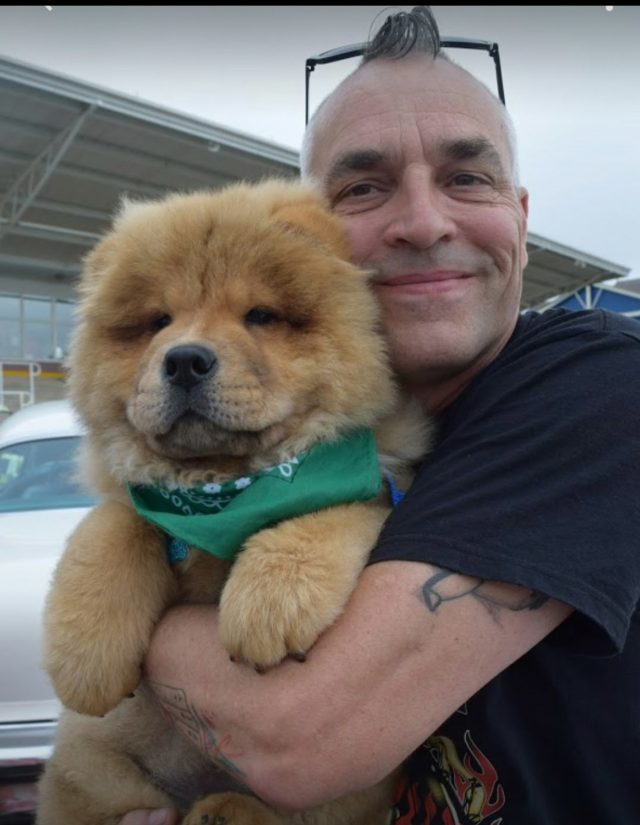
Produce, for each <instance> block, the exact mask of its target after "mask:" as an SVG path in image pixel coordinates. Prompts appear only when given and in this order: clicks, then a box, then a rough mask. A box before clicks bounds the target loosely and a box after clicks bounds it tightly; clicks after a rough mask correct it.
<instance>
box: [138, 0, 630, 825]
mask: <svg viewBox="0 0 640 825" xmlns="http://www.w3.org/2000/svg"><path fill="white" fill-rule="evenodd" d="M303 154H304V157H303V168H304V173H305V175H307V176H308V177H312V178H314V179H315V180H316V181H318V183H319V185H320V186H322V187H323V189H324V190H325V192H326V194H327V197H328V198H329V200H330V203H331V205H332V208H333V209H334V211H335V212H336V213H337V214H338V215H340V216H341V218H342V221H343V224H344V226H345V228H346V230H347V233H348V235H349V238H350V241H351V244H352V249H353V257H354V260H355V261H356V262H358V263H359V264H361V265H362V266H363V267H365V268H367V269H369V270H371V272H372V279H373V284H374V289H375V291H376V294H377V295H378V297H379V299H380V303H381V305H382V308H383V312H384V321H385V326H386V329H387V333H388V337H389V341H390V347H391V353H392V357H393V362H394V365H395V368H396V370H397V374H398V377H399V380H400V381H401V382H402V383H403V384H404V385H405V386H406V387H407V388H409V389H410V390H411V392H412V393H413V394H414V395H415V396H416V397H417V398H418V399H419V400H420V402H421V403H422V406H423V408H424V410H425V413H429V414H431V415H435V416H436V419H437V422H438V430H439V437H438V442H437V444H436V446H435V449H434V450H433V452H432V453H431V454H430V455H429V456H428V457H427V459H426V460H425V462H424V463H423V466H422V467H421V468H420V471H419V473H418V476H417V478H416V480H415V482H414V485H413V486H412V488H411V490H410V492H409V494H408V495H407V497H406V498H405V500H404V501H403V503H402V504H401V505H400V506H399V507H398V508H397V509H396V510H395V511H394V513H393V514H392V516H391V517H390V518H389V520H388V521H387V524H386V526H385V528H384V530H383V533H382V535H381V537H380V540H379V542H378V545H377V546H376V548H375V549H374V551H373V553H372V557H371V562H372V563H371V564H370V565H369V566H368V567H367V568H366V570H365V571H364V573H363V575H362V576H361V579H360V581H359V583H358V585H357V587H356V589H355V591H354V593H353V596H352V598H351V601H350V602H349V604H348V606H347V609H346V611H345V613H344V614H343V615H342V616H341V617H340V618H339V619H338V621H337V622H336V623H335V624H334V625H333V626H332V627H331V628H330V629H329V630H328V631H327V633H326V634H324V635H323V637H322V638H321V639H320V640H319V642H318V643H317V644H316V646H315V647H314V648H313V650H312V651H311V653H310V655H309V657H308V660H307V662H306V663H305V664H303V665H300V664H297V663H292V662H289V661H287V662H284V663H283V664H282V665H280V666H279V667H276V668H274V669H273V670H272V671H270V672H268V673H267V674H265V675H264V676H258V675H256V674H255V673H253V672H252V671H251V670H250V669H248V668H245V667H243V666H242V665H240V664H234V663H230V662H229V660H228V657H227V656H226V654H225V651H224V650H223V649H222V648H221V646H220V645H219V644H217V643H216V641H215V633H214V629H215V623H216V611H215V609H214V608H210V607H181V608H178V609H176V610H174V611H172V612H170V613H169V615H168V616H167V617H166V618H165V619H164V620H163V621H162V622H161V623H160V626H159V628H158V630H157V632H156V635H155V640H154V643H153V646H152V649H151V652H150V655H149V656H148V659H147V675H148V678H149V679H150V681H151V682H152V684H163V685H169V686H171V687H172V688H174V689H176V690H180V691H182V692H184V695H185V697H186V701H187V702H188V705H189V706H190V707H192V708H193V709H194V711H196V712H197V718H198V719H200V720H208V721H206V722H205V721H202V728H203V740H206V739H207V737H208V740H209V741H214V742H217V743H222V744H224V743H226V746H227V752H226V753H221V751H220V748H218V749H217V750H216V749H214V751H215V752H214V753H213V756H212V759H213V761H214V762H218V763H219V764H224V760H225V759H227V767H228V760H229V759H230V760H231V761H232V763H233V765H234V768H235V770H236V771H237V774H238V775H241V776H242V778H243V781H244V782H246V784H247V785H248V786H249V787H250V788H251V789H252V790H253V791H254V792H255V793H256V794H257V795H258V796H261V797H263V798H264V799H266V800H267V801H269V802H271V803H272V804H273V805H276V806H280V807H282V808H285V809H300V808H308V807H311V806H315V805H321V804H322V803H324V802H327V801H329V800H332V799H335V798H336V797H339V796H340V795H342V794H345V793H348V792H351V791H354V790H358V789H361V788H365V787H368V786H369V785H372V784H373V783H375V782H376V781H378V780H379V779H381V778H382V777H383V776H385V775H386V774H387V773H388V772H389V771H391V770H392V769H393V768H394V767H395V766H397V765H398V764H400V763H401V762H403V761H404V771H403V779H402V781H401V783H400V785H399V787H398V792H397V800H396V803H397V804H396V807H395V812H394V821H395V822H397V823H401V825H425V823H453V822H457V823H467V824H468V825H471V823H474V825H478V823H484V825H496V824H497V823H499V822H508V823H517V825H540V823H542V822H544V823H545V825H567V823H578V822H585V821H598V822H599V823H601V825H604V824H605V823H609V825H614V823H616V825H617V823H620V822H633V821H635V820H636V819H637V816H638V799H637V791H636V787H637V765H636V763H637V760H634V755H635V754H637V753H638V751H639V750H640V691H638V680H639V678H640V665H639V663H640V622H639V621H638V610H637V604H638V595H639V593H640V556H639V554H638V553H637V550H636V545H637V536H638V534H639V532H640V505H638V500H637V490H638V489H639V488H640V417H639V416H638V415H637V406H638V399H639V397H640V379H639V378H638V376H639V375H640V326H639V325H638V323H637V322H636V321H634V320H632V319H627V318H624V317H621V316H616V315H610V314H607V313H604V312H595V311H594V312H592V311H588V312H578V313H569V312H565V311H561V310H557V311H550V312H548V313H544V314H538V313H526V314H523V315H521V314H520V313H519V302H520V292H521V286H522V277H523V270H524V267H525V265H526V261H527V257H526V219H527V206H528V202H527V193H526V191H525V190H524V189H522V188H521V187H520V185H519V182H518V179H517V174H516V169H517V162H516V152H515V141H514V140H513V137H512V129H511V126H510V123H509V119H508V117H507V115H506V112H505V110H504V108H503V107H502V105H501V103H500V102H499V101H498V100H497V99H495V98H493V96H492V95H491V94H490V92H488V90H487V89H486V88H485V87H484V86H482V85H481V84H480V83H478V82H477V81H476V80H475V79H473V78H472V77H471V76H470V75H469V74H468V73H467V72H465V71H464V70H462V69H461V68H460V67H458V66H456V65H455V64H453V63H452V62H451V61H450V60H448V59H446V58H445V57H444V56H443V55H442V54H441V53H440V51H439V39H438V31H437V26H436V24H435V21H434V19H433V17H432V15H431V13H430V11H429V10H428V9H427V8H425V7H417V8H416V9H414V11H413V12H412V13H410V14H406V13H399V14H396V15H391V16H390V17H389V18H388V19H387V21H385V24H384V25H383V27H382V28H381V30H380V31H379V32H378V34H377V35H376V37H375V38H374V39H373V41H372V42H371V43H370V44H369V47H368V49H367V50H366V51H365V57H364V62H363V64H362V65H361V66H360V67H359V68H358V69H357V70H356V71H355V72H354V73H353V74H352V75H351V76H350V77H349V78H348V79H347V80H346V81H344V82H343V83H342V84H341V85H340V86H339V87H338V88H337V89H336V91H335V92H333V94H332V95H331V96H330V97H329V98H328V99H327V100H326V101H325V102H324V104H323V105H322V106H321V108H320V109H319V111H318V112H317V113H316V115H315V116H314V118H313V120H312V122H311V124H310V127H309V131H308V134H307V137H306V140H305V147H304V153H303ZM614 422H615V426H614ZM178 723H179V720H178ZM151 815H152V816H154V817H156V820H155V821H156V822H159V821H160V817H161V816H166V819H165V821H166V822H170V821H175V820H172V817H175V814H173V813H171V812H160V811H154V812H153V814H151ZM147 816H148V814H146V813H143V812H135V813H132V814H130V815H129V816H128V817H126V818H125V820H124V821H123V822H125V823H126V825H134V823H140V822H147V821H151V820H147V818H146V817H147ZM281 821H282V822H288V821H289V820H288V819H286V818H283V819H282V820H281Z"/></svg>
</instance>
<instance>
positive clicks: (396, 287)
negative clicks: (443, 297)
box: [374, 269, 474, 295]
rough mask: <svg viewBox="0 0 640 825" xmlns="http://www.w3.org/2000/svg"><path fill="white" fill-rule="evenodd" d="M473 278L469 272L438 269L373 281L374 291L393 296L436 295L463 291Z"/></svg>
mask: <svg viewBox="0 0 640 825" xmlns="http://www.w3.org/2000/svg"><path fill="white" fill-rule="evenodd" d="M473 277H474V276H473V275H472V274H471V273H470V272H465V271H461V270H454V269H438V270H434V271H429V272H407V273H403V274H400V275H394V276H392V277H383V278H380V279H375V280H374V286H375V288H376V289H382V290H384V291H386V290H393V292H394V294H396V293H397V294H408V295H438V294H441V293H445V292H451V291H454V290H459V289H464V288H465V287H466V286H467V284H468V283H469V281H470V280H471V279H472V278H473Z"/></svg>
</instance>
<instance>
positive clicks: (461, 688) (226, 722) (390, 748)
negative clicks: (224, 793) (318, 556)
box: [146, 561, 571, 809]
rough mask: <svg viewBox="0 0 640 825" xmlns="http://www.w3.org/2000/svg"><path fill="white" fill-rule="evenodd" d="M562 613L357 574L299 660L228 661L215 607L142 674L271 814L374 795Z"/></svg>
mask: <svg viewBox="0 0 640 825" xmlns="http://www.w3.org/2000/svg"><path fill="white" fill-rule="evenodd" d="M570 612H571V609H570V608H569V607H567V606H566V605H564V604H562V603H560V602H557V601H554V600H551V599H547V598H545V597H542V596H540V594H537V593H533V592H530V591H527V590H525V589H523V588H520V587H517V586H514V585H508V584H500V583H496V582H483V581H482V580H480V579H474V578H471V577H467V576H461V575H459V574H455V573H450V572H448V571H445V570H442V569H440V568H437V567H432V566H430V565H426V564H422V563H416V562H399V561H395V562H381V563H379V564H375V565H372V566H370V567H368V568H366V569H365V571H364V573H363V574H362V577H361V579H360V582H359V584H358V586H357V588H356V590H355V592H354V594H353V596H352V598H351V600H350V602H349V604H348V606H347V609H346V611H345V613H344V614H343V615H342V616H341V617H340V619H339V620H338V621H337V622H336V623H335V625H334V626H333V627H331V628H330V629H329V630H328V631H327V632H326V633H325V634H324V635H323V636H322V638H321V639H320V640H319V641H318V643H317V644H316V645H315V647H314V648H313V649H312V651H311V652H310V654H309V656H308V659H307V661H306V662H305V663H304V664H300V663H297V662H293V661H286V662H284V663H283V664H281V665H280V666H278V667H276V668H274V669H273V670H271V671H269V672H268V673H266V674H263V675H260V674H257V673H256V672H255V671H253V670H252V669H251V668H249V667H246V666H243V665H241V664H238V663H234V662H231V661H230V660H229V656H228V655H227V653H226V651H225V650H224V649H223V648H222V647H221V646H220V644H219V642H217V635H216V611H215V609H214V608H212V607H209V606H194V605H188V606H187V605H184V606H179V607H177V608H174V609H173V610H172V611H171V612H170V613H169V614H168V615H167V616H166V617H165V618H164V619H163V621H162V622H161V623H160V625H159V627H158V629H157V631H156V633H155V636H154V640H153V644H152V647H151V651H150V653H149V655H148V657H147V662H146V675H147V679H148V681H149V683H150V684H151V685H152V687H153V688H154V691H155V692H156V694H157V695H158V696H159V698H160V701H161V702H162V704H163V706H164V708H165V709H166V710H167V711H168V712H169V713H171V715H172V717H173V718H174V720H175V722H176V724H177V726H178V727H179V728H181V729H182V731H183V732H184V733H186V734H187V735H188V736H189V737H190V738H192V739H193V740H194V741H195V742H197V743H198V745H199V746H200V747H201V748H203V749H204V750H205V751H206V752H207V753H208V754H209V755H210V756H211V758H212V759H213V760H214V761H215V762H216V763H217V764H219V765H221V766H223V767H225V768H227V769H228V770H231V771H232V772H233V773H234V775H235V776H236V777H238V778H241V779H242V780H243V781H244V782H246V784H247V785H248V786H249V787H250V788H251V789H252V790H253V791H255V793H256V794H258V796H260V797H262V798H263V799H265V801H267V802H270V803H271V804H274V805H278V806H282V807H285V808H291V809H302V808H307V807H312V806H314V805H318V804H321V803H323V802H326V801H329V800H331V799H333V798H336V797H338V796H342V795H343V794H346V793H348V792H350V791H353V790H357V789H359V788H364V787H367V786H369V785H372V784H373V783H375V782H376V781H377V780H379V779H381V778H382V777H384V776H385V775H386V774H387V773H389V772H390V771H391V770H392V769H393V768H394V767H395V766H397V765H398V764H399V763H400V762H401V761H402V760H403V759H404V758H405V757H406V756H408V754H409V753H411V751H412V750H414V749H415V748H416V747H417V746H418V745H419V744H420V743H421V742H423V741H424V740H425V739H426V738H427V737H428V736H429V735H430V734H431V733H432V732H433V731H434V730H436V729H437V728H438V727H439V726H440V725H441V724H442V722H444V720H445V719H447V718H448V717H449V716H450V715H451V714H452V713H453V712H454V711H455V710H456V709H457V708H458V707H459V706H460V705H462V704H463V703H464V702H465V701H466V700H467V699H468V698H469V697H470V696H472V695H473V694H474V693H476V692H477V691H478V690H479V689H480V688H481V687H482V686H483V685H484V684H486V682H488V681H489V680H490V679H491V678H492V677H494V676H495V675H497V674H498V673H499V672H500V671H502V670H503V669H504V668H506V667H508V666H509V665H510V664H511V663H512V662H514V661H515V660H516V659H518V658H519V657H520V656H522V655H523V654H524V653H526V652H527V651H528V650H529V649H530V648H531V647H532V646H534V645H535V644H536V643H537V642H539V641H540V640H541V639H542V638H544V637H545V636H546V635H547V634H548V633H550V632H551V631H552V630H553V629H554V628H555V627H557V626H558V625H559V624H560V623H561V622H562V621H563V620H564V619H565V618H566V617H567V616H568V615H569V613H570Z"/></svg>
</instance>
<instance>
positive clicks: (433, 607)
mask: <svg viewBox="0 0 640 825" xmlns="http://www.w3.org/2000/svg"><path fill="white" fill-rule="evenodd" d="M464 596H470V597H471V598H472V599H476V600H477V601H479V602H480V603H481V604H482V605H483V606H484V607H485V608H486V609H487V610H488V611H489V613H490V614H491V616H492V617H493V618H494V619H495V620H496V621H497V620H498V616H499V614H500V611H501V610H511V611H516V612H518V611H521V610H538V609H539V608H540V607H542V605H543V604H545V602H547V601H548V600H549V597H548V596H545V595H544V594H543V593H538V592H536V591H535V590H527V589H526V588H523V587H520V586H518V585H510V584H504V583H501V582H487V581H485V580H484V579H478V578H474V577H473V576H463V575H461V574H460V573H454V572H453V571H451V570H442V569H440V570H437V572H436V573H434V575H433V576H430V577H429V578H428V579H427V581H426V582H425V583H424V584H423V585H422V589H421V597H422V600H423V601H424V603H425V604H426V606H427V608H428V610H429V611H430V612H431V613H436V612H437V610H438V608H439V607H441V605H443V604H444V603H445V602H451V601H455V600H456V599H462V598H463V597H464Z"/></svg>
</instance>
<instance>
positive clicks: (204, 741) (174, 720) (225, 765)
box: [143, 680, 244, 780]
mask: <svg viewBox="0 0 640 825" xmlns="http://www.w3.org/2000/svg"><path fill="white" fill-rule="evenodd" d="M143 689H144V690H145V692H146V693H147V694H148V695H150V696H151V697H152V698H153V700H154V701H155V702H156V704H157V705H159V707H160V711H161V712H162V715H163V716H164V717H165V719H167V721H168V722H169V723H170V724H173V725H175V727H176V728H178V730H179V731H180V732H181V733H182V734H183V735H184V736H186V737H187V738H188V739H190V740H191V741H192V742H193V744H194V745H195V746H196V747H197V748H198V749H199V750H201V751H202V752H203V753H205V754H206V755H207V756H208V757H209V759H211V761H212V762H214V763H215V764H216V765H217V766H218V767H220V768H222V769H223V770H225V771H227V773H230V774H232V775H233V776H234V777H236V779H240V780H243V778H244V773H243V771H241V770H240V768H238V766H237V765H236V764H235V762H234V761H233V760H234V759H237V758H238V757H240V756H242V751H241V750H239V749H237V748H236V747H235V746H234V744H233V740H232V738H231V735H230V734H223V733H220V732H219V731H217V730H216V724H215V720H214V719H211V718H210V717H209V716H207V714H205V713H203V712H202V711H199V710H198V709H197V708H196V707H195V705H193V704H192V703H191V702H190V701H189V698H188V697H187V694H186V692H185V691H184V690H183V689H182V688H179V687H171V686H170V685H164V684H161V683H160V682H151V681H149V680H147V683H146V685H145V684H144V683H143Z"/></svg>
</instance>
